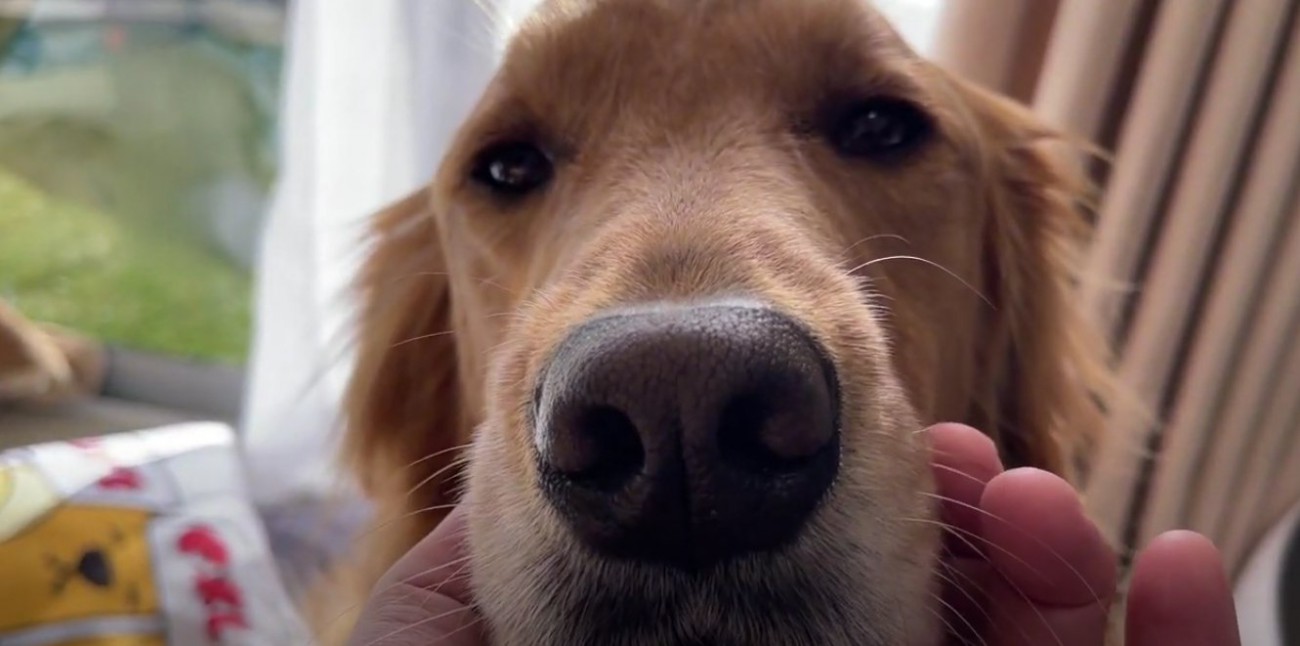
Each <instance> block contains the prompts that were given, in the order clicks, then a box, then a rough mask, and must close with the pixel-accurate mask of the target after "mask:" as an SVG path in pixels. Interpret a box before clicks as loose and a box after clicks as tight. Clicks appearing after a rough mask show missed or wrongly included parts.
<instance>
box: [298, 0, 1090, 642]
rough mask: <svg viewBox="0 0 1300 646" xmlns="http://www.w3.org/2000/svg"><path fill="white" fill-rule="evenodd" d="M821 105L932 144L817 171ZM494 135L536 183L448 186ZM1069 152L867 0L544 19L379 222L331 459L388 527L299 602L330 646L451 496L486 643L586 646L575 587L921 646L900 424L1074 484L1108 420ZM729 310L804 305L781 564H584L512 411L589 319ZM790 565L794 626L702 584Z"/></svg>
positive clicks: (923, 592) (929, 620)
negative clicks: (830, 480)
mask: <svg viewBox="0 0 1300 646" xmlns="http://www.w3.org/2000/svg"><path fill="white" fill-rule="evenodd" d="M841 93H852V94H863V95H880V94H884V95H889V96H892V97H898V98H903V99H906V100H907V101H910V102H912V103H914V104H915V105H917V106H919V107H920V108H921V109H922V110H924V111H925V112H926V113H927V114H928V115H929V116H930V118H931V119H932V120H933V123H934V132H935V135H934V137H933V140H932V141H930V142H928V143H927V144H925V146H924V147H923V148H922V149H920V150H918V151H916V154H914V155H910V156H908V157H907V158H906V159H903V160H901V161H898V162H897V163H892V164H872V163H863V162H860V161H856V162H855V161H846V160H844V159H842V158H840V157H838V156H837V155H836V154H835V153H834V152H833V151H832V150H830V149H829V148H828V147H827V146H826V145H825V143H824V142H822V141H820V140H818V139H817V138H816V137H815V136H810V135H808V134H807V133H806V132H803V131H802V130H801V128H800V124H801V123H803V122H804V121H805V117H806V116H807V115H809V114H812V113H813V112H815V111H816V110H818V109H819V108H818V106H819V104H821V103H822V102H825V101H827V100H829V98H833V97H835V96H837V95H839V94H841ZM506 137H529V138H533V139H535V140H538V141H540V142H542V143H544V144H545V145H546V146H548V147H550V149H551V150H553V151H555V156H556V169H557V170H556V174H555V177H554V178H553V180H552V182H551V183H550V184H549V185H548V186H547V187H546V188H545V189H544V190H543V191H541V192H539V193H538V194H536V195H530V196H528V197H526V198H524V199H522V200H519V201H517V202H514V203H510V204H503V203H502V202H501V201H499V200H495V199H493V198H492V197H491V196H489V195H485V194H484V192H483V191H482V190H481V188H480V187H477V186H475V185H474V184H473V183H472V182H471V181H469V180H467V178H466V176H467V168H468V166H469V165H470V164H471V163H472V160H473V158H474V156H475V155H476V154H477V153H478V151H480V150H481V149H482V148H483V147H484V146H485V145H488V144H490V143H493V142H494V141H497V140H500V139H501V138H506ZM1059 140H1060V138H1059V137H1057V136H1056V135H1055V134H1054V133H1053V132H1051V131H1050V129H1048V128H1045V127H1044V126H1043V125H1042V124H1040V123H1039V122H1038V121H1037V120H1036V119H1035V118H1034V117H1033V116H1032V115H1031V114H1030V113H1029V112H1028V111H1027V110H1026V109H1024V108H1023V107H1021V106H1019V105H1016V104H1013V103H1011V102H1009V101H1007V100H1004V99H1001V98H999V97H996V96H994V95H992V94H990V93H988V92H985V91H983V90H980V89H978V88H975V87H973V86H971V85H969V84H967V83H964V82H962V81H960V80H958V79H955V78H953V77H952V76H950V75H949V74H947V73H945V72H943V71H942V70H940V69H939V68H938V67H936V66H935V65H933V64H930V63H928V62H926V61H924V60H923V59H921V58H919V57H918V56H916V55H915V54H914V53H912V52H911V51H910V50H909V49H908V48H907V47H906V46H905V45H904V44H903V43H902V41H901V40H900V39H899V38H898V36H897V35H896V34H895V33H894V32H893V31H892V29H891V28H890V27H889V26H888V25H887V24H886V23H885V22H884V21H883V20H882V19H881V18H880V17H879V16H878V15H877V14H876V13H875V12H874V11H873V10H872V9H871V8H870V7H868V6H867V5H866V4H865V3H863V2H861V1H860V0H800V1H798V2H796V1H793V0H552V1H550V2H546V3H544V4H543V6H542V8H541V9H540V10H539V11H538V12H537V13H536V14H534V15H533V16H532V17H531V18H530V19H529V20H528V21H527V22H526V23H524V24H523V26H522V27H521V29H520V31H519V32H518V34H517V35H516V36H515V38H514V40H513V41H512V44H511V45H510V47H509V49H508V51H507V53H506V55H505V58H504V62H503V65H502V67H501V69H500V70H499V73H498V74H497V75H496V77H495V79H494V80H493V81H492V83H491V84H490V86H489V88H488V90H487V92H486V94H485V95H484V97H483V98H482V100H481V102H480V103H479V104H478V106H477V108H476V109H475V111H474V113H473V115H472V116H471V117H470V119H469V120H468V121H467V122H466V123H465V124H464V125H463V126H462V128H461V129H460V131H459V134H458V136H457V137H456V139H455V141H454V143H453V146H452V148H451V150H450V152H449V153H448V155H447V156H446V157H445V159H444V162H443V164H442V166H441V169H440V171H439V173H438V175H437V177H436V178H435V180H434V181H433V183H432V184H431V186H429V187H428V188H426V189H422V190H420V191H418V192H416V193H415V194H413V195H411V196H410V197H408V198H406V199H404V200H403V201H401V202H400V203H398V204H396V205H394V206H392V207H391V208H389V209H388V210H387V211H385V212H384V213H382V214H380V215H379V216H378V218H377V219H376V221H375V225H374V227H373V244H374V248H373V251H372V253H371V256H370V260H369V263H368V264H367V265H366V267H365V271H364V274H363V275H362V276H361V279H360V284H361V286H362V288H363V293H364V308H363V311H362V315H361V319H360V322H359V334H358V343H359V355H358V357H359V361H358V365H357V367H356V371H355V375H354V376H353V378H352V382H351V388H350V390H349V392H348V396H347V402H346V410H347V434H346V444H345V447H344V455H345V457H346V458H347V460H348V464H349V466H350V468H351V469H352V470H353V472H354V473H355V474H356V475H357V476H358V477H359V479H360V481H361V482H362V483H363V485H364V488H365V490H366V492H367V493H368V494H369V496H371V497H372V499H373V500H374V501H375V502H376V503H377V505H378V506H379V508H380V516H381V518H380V520H379V522H381V523H386V524H385V526H384V527H383V528H382V529H379V530H376V531H373V532H367V533H366V536H365V538H364V540H363V542H362V544H360V545H358V546H357V547H356V552H355V553H356V555H357V562H356V563H354V564H353V567H352V568H351V569H349V570H348V571H347V572H346V575H343V574H341V575H340V576H346V577H348V578H349V579H350V581H349V582H348V583H346V584H338V585H335V586H334V587H329V588H324V589H322V590H320V591H319V592H320V595H319V597H318V598H317V599H316V600H315V603H316V604H317V607H316V614H317V615H318V616H319V617H321V618H324V617H329V618H330V619H331V621H328V622H322V623H328V624H329V626H328V629H326V630H324V631H323V632H334V633H336V634H335V635H334V636H333V637H332V638H331V637H329V636H327V637H326V639H327V641H333V640H336V639H338V638H339V636H341V635H342V634H345V633H346V632H347V630H348V628H349V626H348V622H349V620H346V619H345V620H343V621H333V620H332V619H333V617H334V616H335V615H336V614H337V610H338V609H341V608H350V607H355V606H356V604H357V603H358V602H359V599H360V598H361V595H363V594H365V592H366V590H367V589H368V587H367V586H368V585H370V583H371V582H373V581H374V580H375V578H377V577H378V576H379V574H380V573H381V572H382V571H383V570H384V569H385V568H386V567H387V566H388V565H389V564H391V563H392V562H393V560H394V559H396V558H397V557H398V556H399V555H400V554H401V553H402V552H403V551H404V550H405V549H407V548H409V547H410V546H411V545H412V544H413V543H414V542H415V541H416V540H418V539H419V538H420V537H421V536H423V535H424V534H426V533H427V532H428V531H430V529H431V528H432V527H434V526H435V525H436V524H437V523H438V522H439V520H440V519H441V518H442V517H443V515H444V514H445V513H446V511H447V508H448V504H449V503H451V502H452V501H454V500H455V499H456V495H457V492H458V490H461V489H463V491H464V494H465V496H466V499H467V502H468V505H469V515H470V545H471V552H472V556H473V561H472V562H473V566H472V568H470V572H471V574H472V577H473V585H474V588H475V590H476V594H477V598H478V602H479V603H480V609H481V612H482V613H483V615H484V617H485V620H486V621H487V623H488V625H489V626H490V627H491V629H492V631H493V634H494V636H495V638H496V639H497V640H498V641H499V642H500V643H505V644H521V643H528V644H569V643H581V642H580V641H579V635H581V634H585V633H583V632H582V631H583V630H584V628H583V626H582V625H580V624H581V621H580V620H578V619H575V618H574V615H576V614H581V613H579V612H578V608H577V604H578V603H579V601H580V600H583V601H585V602H592V600H593V599H595V598H596V597H598V593H597V592H595V590H597V589H604V590H607V592H605V594H619V593H620V592H618V591H617V590H622V589H626V588H628V587H629V586H633V585H635V586H643V587H645V589H650V590H653V589H655V588H656V586H659V587H666V586H670V585H679V584H680V585H686V586H693V587H690V591H689V593H683V596H685V597H689V599H688V600H685V601H682V602H681V603H680V604H679V606H680V607H678V606H674V607H672V608H670V609H667V610H665V613H667V614H669V615H671V616H668V617H665V619H664V625H663V626H658V627H647V628H645V629H644V631H643V633H641V634H639V636H637V635H634V636H627V635H624V636H623V637H620V639H625V640H627V641H626V643H669V640H671V639H675V638H682V636H683V635H692V634H694V635H699V634H714V635H718V634H728V631H730V634H731V635H732V636H733V637H734V638H735V639H737V640H740V639H741V638H742V637H743V636H745V635H750V636H752V635H755V634H762V635H763V638H762V639H763V640H766V641H762V643H773V644H780V643H801V642H798V639H797V636H798V635H804V636H815V637H816V638H817V639H818V640H819V643H822V644H872V643H879V644H914V643H915V644H919V643H925V641H926V640H930V639H933V633H934V631H935V630H937V625H938V620H937V619H936V616H935V615H934V614H933V612H932V610H933V609H932V608H930V606H929V604H930V603H931V601H930V599H931V597H930V596H929V595H930V593H931V591H932V587H933V585H934V580H935V579H934V574H933V570H934V567H935V553H936V552H937V549H938V548H937V545H938V542H937V530H936V524H935V523H934V522H933V518H934V511H933V500H932V499H931V498H930V497H929V496H928V492H929V490H930V487H931V484H930V472H929V467H928V459H927V454H926V451H925V449H924V446H923V444H921V442H920V440H919V437H921V436H919V435H918V434H917V431H918V430H919V429H922V428H924V427H925V426H927V425H929V424H931V423H934V422H938V421H959V422H964V423H967V424H970V425H972V426H975V427H977V428H981V429H984V430H986V431H987V432H988V433H990V434H991V435H992V436H993V437H994V439H995V440H996V441H997V443H998V445H999V447H1000V448H1001V450H1002V451H1003V454H1004V458H1005V459H1006V461H1007V462H1008V464H1009V465H1032V466H1037V467H1041V468H1045V469H1049V470H1052V471H1055V472H1058V473H1061V474H1064V475H1065V476H1066V477H1073V474H1074V470H1075V468H1076V466H1078V465H1079V464H1081V461H1082V459H1083V458H1084V457H1085V456H1086V453H1087V449H1088V447H1089V446H1090V444H1091V441H1092V439H1091V434H1092V433H1093V432H1094V431H1096V430H1097V429H1098V428H1099V415H1098V413H1099V405H1100V403H1099V402H1100V401H1101V400H1100V399H1099V398H1098V395H1099V394H1100V393H1101V391H1102V389H1103V386H1104V384H1105V380H1106V376H1107V372H1106V366H1105V363H1104V359H1105V358H1106V355H1105V352H1104V349H1103V348H1102V347H1101V345H1100V344H1098V343H1097V342H1096V340H1095V339H1094V337H1093V336H1092V335H1091V333H1090V331H1089V329H1088V328H1087V326H1086V325H1085V322H1084V319H1083V317H1082V316H1081V315H1080V314H1079V313H1078V312H1076V311H1075V310H1074V308H1073V305H1072V300H1071V298H1072V297H1071V290H1072V281H1071V267H1072V263H1073V261H1074V254H1075V253H1076V252H1077V251H1078V249H1079V248H1080V243H1081V242H1082V241H1083V236H1084V234H1085V233H1086V232H1087V226H1086V225H1087V223H1086V218H1085V217H1084V215H1083V214H1082V213H1081V211H1080V210H1079V208H1080V203H1081V201H1082V200H1083V199H1084V198H1085V197H1086V196H1085V194H1084V190H1083V189H1084V184H1083V183H1082V182H1081V181H1080V180H1079V178H1077V177H1075V176H1074V175H1073V172H1072V170H1071V169H1072V166H1071V165H1070V164H1065V163H1062V162H1061V161H1060V160H1058V159H1056V158H1055V157H1053V155H1052V154H1051V152H1050V151H1049V150H1048V149H1047V147H1048V146H1050V145H1051V144H1052V143H1053V142H1059ZM732 295H745V296H749V297H755V298H760V299H762V300H764V301H766V302H767V303H770V304H771V305H773V306H774V307H776V308H778V309H780V310H781V311H783V312H786V313H788V314H791V315H793V316H794V317H795V318H797V319H799V320H800V321H802V322H803V323H804V324H805V325H806V326H807V327H808V328H809V329H810V330H811V331H812V332H813V334H814V336H815V337H817V338H818V340H819V341H821V342H822V343H823V344H824V345H825V346H826V347H827V348H828V350H829V352H830V354H831V359H832V361H833V362H834V364H835V366H836V368H837V370H838V372H839V374H840V376H841V379H842V382H843V383H842V387H843V394H842V406H843V421H842V431H841V432H842V438H843V439H842V442H843V446H844V448H843V457H842V466H841V472H840V476H839V478H838V481H837V483H836V485H835V489H834V490H833V494H832V496H831V497H830V498H828V500H827V501H826V502H824V503H823V509H821V510H820V512H819V513H818V514H817V515H816V517H815V518H814V519H813V521H812V522H811V523H810V525H809V526H808V527H807V528H806V529H805V532H804V536H803V537H802V538H801V539H800V541H798V542H797V544H796V545H794V546H792V547H791V548H790V549H789V550H787V551H786V552H785V553H783V554H781V555H778V556H773V557H771V558H769V559H766V560H758V561H755V562H751V563H747V564H746V565H745V566H744V567H737V568H733V569H732V570H729V571H727V572H725V573H723V574H719V575H718V576H717V577H716V580H711V581H705V582H698V581H696V582H690V583H683V582H682V581H680V580H678V579H675V578H674V577H672V576H669V575H665V574H663V573H657V572H646V571H641V570H637V569H635V568H633V567H630V566H629V567H622V566H618V565H613V564H609V563H603V562H598V561H597V560H595V559H594V557H591V556H589V555H586V554H585V553H583V552H582V551H581V550H579V549H578V548H577V547H576V546H575V545H574V539H573V538H572V537H570V536H569V535H568V534H567V533H566V531H565V530H564V529H563V528H562V526H561V525H560V524H559V523H558V521H557V520H556V518H555V516H554V514H553V513H552V512H551V511H550V510H549V508H548V507H547V505H546V503H545V502H544V501H543V499H542V498H541V497H540V494H539V493H538V488H537V484H536V478H535V476H536V467H535V465H534V463H533V460H532V458H531V453H530V442H531V434H530V431H529V430H528V428H527V424H526V421H525V419H524V416H523V411H524V409H525V408H526V406H527V403H528V401H529V397H530V393H531V392H532V388H533V384H534V380H535V379H536V375H537V373H538V369H539V365H540V364H541V362H542V360H543V359H545V358H546V357H547V356H548V354H549V352H550V351H551V350H552V349H553V348H554V346H555V344H556V343H557V342H558V341H559V340H560V339H561V338H562V337H563V336H564V334H565V332H566V331H567V330H569V329H572V327H573V326H575V325H578V324H580V323H581V322H582V321H584V320H586V319H588V318H589V317H591V316H593V315H595V314H597V313H598V312H601V311H602V310H605V309H608V308H611V307H615V306H621V305H628V304H634V303H644V302H650V301H657V300H701V299H709V298H716V297H725V296H732ZM393 519H396V520H393ZM927 519H929V520H930V522H926V521H927ZM393 523H396V524H393ZM791 572H794V573H796V574H798V573H803V574H806V575H807V577H806V578H807V579H809V580H813V581H814V582H812V583H809V582H808V581H804V584H805V585H806V589H803V588H800V590H802V591H801V592H800V594H803V595H805V598H807V599H812V600H814V601H810V602H809V603H808V604H807V607H806V608H804V609H803V612H804V615H805V616H803V617H793V618H791V617H756V616H746V615H745V614H744V613H743V612H736V613H731V614H727V613H726V611H727V609H728V608H727V607H726V606H725V604H724V603H723V602H721V601H719V600H718V599H717V598H716V595H713V594H712V593H713V592H716V591H717V589H719V587H721V586H731V587H732V589H733V590H734V589H744V588H737V587H736V586H762V585H768V584H775V583H774V582H776V581H778V580H781V581H784V580H786V579H780V576H785V575H790V573H791ZM791 576H794V577H795V579H799V577H798V576H795V575H791ZM800 580H802V579H800ZM560 582H563V583H560ZM881 582H888V583H887V584H883V585H882V584H881ZM336 583H337V582H336ZM607 586H614V589H613V590H609V589H608V587H607ZM796 587H797V586H796ZM849 592H852V594H849ZM837 595H839V596H837ZM839 597H845V598H846V599H847V600H834V599H839ZM833 600H834V601H833ZM324 608H328V610H326V609H324ZM722 614H725V615H726V616H725V617H720V616H719V615H722ZM656 631H657V632H656ZM751 631H761V633H758V632H751ZM638 639H639V640H641V641H637V640H638ZM566 640H567V641H566ZM773 640H774V641H773ZM783 640H786V641H783ZM602 643H604V642H602ZM608 643H615V642H613V641H611V642H608Z"/></svg>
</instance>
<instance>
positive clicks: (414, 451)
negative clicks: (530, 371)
mask: <svg viewBox="0 0 1300 646" xmlns="http://www.w3.org/2000/svg"><path fill="white" fill-rule="evenodd" d="M370 233H371V236H372V239H371V244H372V247H371V249H370V252H369V257H368V259H367V261H366V263H365V265H364V266H363V268H362V271H361V273H360V276H359V285H358V287H359V291H360V297H361V298H360V301H361V303H360V311H359V316H358V321H357V331H356V344H357V346H356V350H357V354H356V357H357V358H356V365H355V368H354V372H353V374H352V378H351V381H350V383H349V386H348V390H347V393H346V397H345V417H346V430H345V435H344V443H343V447H342V449H343V457H344V459H345V460H346V461H347V462H348V464H347V466H348V467H349V468H350V469H351V471H352V473H354V474H355V475H356V476H357V477H358V479H359V481H360V485H361V486H362V488H363V490H364V491H365V493H366V494H367V495H368V496H369V497H371V498H372V499H374V500H376V501H378V502H380V503H381V505H383V504H388V505H390V506H394V507H398V508H406V507H409V508H411V509H425V508H428V507H434V506H439V505H443V504H444V503H448V502H450V501H451V500H452V497H453V495H454V487H455V483H456V474H455V473H452V471H454V465H456V464H457V463H458V462H457V460H458V458H459V457H460V456H459V455H458V454H459V451H457V450H456V448H457V447H459V446H461V445H463V444H464V443H465V442H467V441H468V440H469V429H468V428H466V427H467V424H466V421H465V417H464V413H465V411H464V410H463V402H462V401H461V384H460V379H459V378H458V372H457V356H456V339H455V335H454V333H453V331H452V329H451V307H452V304H451V289H450V282H449V280H448V277H447V266H446V262H445V258H444V255H443V247H442V241H441V240H440V237H439V235H438V230H437V222H436V221H435V218H434V217H433V214H432V205H431V202H430V195H429V191H427V190H420V191H417V192H416V193H414V194H412V195H410V196H408V197H406V198H404V199H402V200H401V201H399V202H397V203H396V204H394V205H392V206H390V207H389V208H388V209H386V210H384V211H383V212H381V213H380V214H379V215H378V216H377V217H376V218H375V220H374V223H373V225H372V228H371V231H370ZM391 511H393V512H395V513H397V512H399V511H403V509H393V510H391ZM445 511H446V510H430V511H429V513H426V514H425V515H432V516H435V517H437V518H441V516H442V515H443V514H444V513H445ZM431 522H436V520H433V521H431Z"/></svg>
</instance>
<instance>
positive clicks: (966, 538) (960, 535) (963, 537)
mask: <svg viewBox="0 0 1300 646" xmlns="http://www.w3.org/2000/svg"><path fill="white" fill-rule="evenodd" d="M902 520H905V521H912V522H918V523H927V524H933V525H938V526H940V527H943V528H945V529H948V530H950V531H951V532H952V535H953V536H954V537H956V538H957V540H959V541H961V542H962V543H963V544H965V545H966V547H968V548H969V549H970V550H971V551H973V552H976V553H979V548H978V547H977V546H976V545H975V543H974V542H972V539H975V540H979V541H981V542H982V543H984V544H985V545H988V546H989V547H992V548H994V549H997V550H998V551H999V552H1001V553H1003V554H1005V555H1007V556H1008V557H1010V558H1011V559H1013V560H1015V561H1016V562H1018V563H1020V564H1021V565H1023V566H1025V568H1026V569H1028V570H1029V571H1031V572H1034V573H1035V574H1037V575H1038V576H1040V577H1041V576H1042V573H1041V572H1039V571H1038V570H1037V568H1035V567H1034V566H1032V565H1030V564H1029V563H1028V562H1026V561H1025V560H1024V559H1022V558H1020V557H1018V556H1016V555H1015V554H1013V553H1012V552H1010V551H1008V550H1007V549H1006V548H1004V547H1002V546H1000V545H997V544H996V543H993V542H992V541H989V540H988V539H986V538H984V537H983V536H980V535H978V534H975V533H974V532H970V531H967V530H964V529H962V528H960V527H954V526H952V525H950V524H948V523H944V522H941V521H936V520H931V519H928V518H902ZM1003 581H1005V582H1006V584H1007V585H1008V586H1009V587H1010V588H1011V590H1012V591H1013V592H1015V593H1016V594H1017V595H1018V596H1019V597H1020V598H1021V599H1023V600H1024V602H1025V605H1027V606H1029V607H1030V608H1031V609H1032V610H1033V611H1034V614H1035V615H1037V616H1038V619H1039V621H1041V622H1043V625H1044V626H1046V627H1047V629H1048V631H1050V632H1051V633H1052V637H1053V638H1054V639H1055V640H1056V643H1057V646H1065V644H1063V643H1062V642H1061V637H1060V636H1059V635H1057V634H1056V631H1055V630H1054V629H1053V628H1052V624H1051V622H1049V621H1047V617H1046V616H1045V615H1043V612H1042V610H1040V609H1039V608H1038V605H1037V604H1035V603H1034V602H1033V600H1031V599H1030V598H1029V595H1027V594H1025V592H1024V590H1022V589H1021V588H1020V586H1018V585H1016V584H1015V583H1013V582H1012V581H1011V580H1010V579H1006V578H1003Z"/></svg>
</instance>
